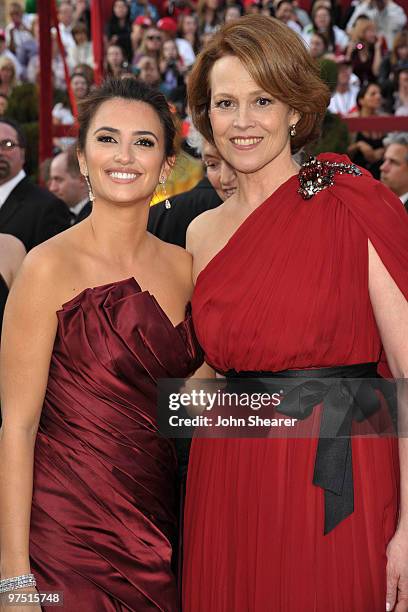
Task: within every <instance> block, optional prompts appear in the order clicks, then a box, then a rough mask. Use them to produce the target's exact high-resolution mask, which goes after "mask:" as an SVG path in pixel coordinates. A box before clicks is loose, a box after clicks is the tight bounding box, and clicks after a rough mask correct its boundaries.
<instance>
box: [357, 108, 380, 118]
mask: <svg viewBox="0 0 408 612" xmlns="http://www.w3.org/2000/svg"><path fill="white" fill-rule="evenodd" d="M377 114H378V111H377V110H376V109H373V108H362V109H361V111H360V117H372V116H373V115H377Z"/></svg>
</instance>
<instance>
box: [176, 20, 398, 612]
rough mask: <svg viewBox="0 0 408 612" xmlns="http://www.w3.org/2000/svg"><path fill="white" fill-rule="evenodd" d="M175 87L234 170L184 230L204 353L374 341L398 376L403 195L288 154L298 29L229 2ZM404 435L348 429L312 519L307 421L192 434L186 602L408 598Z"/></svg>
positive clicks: (236, 366) (297, 115) (305, 356)
mask: <svg viewBox="0 0 408 612" xmlns="http://www.w3.org/2000/svg"><path fill="white" fill-rule="evenodd" d="M189 88H190V108H191V110H192V113H193V119H194V121H195V124H196V126H197V127H198V129H199V130H200V131H201V132H202V133H203V134H204V135H205V137H206V138H207V139H209V140H211V138H212V139H213V141H214V142H215V144H216V146H217V148H218V150H219V151H220V154H221V155H222V156H223V157H224V158H225V159H226V160H227V161H228V162H229V163H230V165H231V166H232V167H234V169H235V170H236V172H237V176H238V185H239V186H238V190H237V193H236V194H235V195H234V196H232V197H231V198H230V199H228V200H227V201H226V202H225V203H224V204H223V205H222V206H220V207H219V208H217V209H215V210H212V211H208V212H206V213H204V214H203V215H201V216H200V217H198V218H197V219H196V220H195V221H194V222H193V223H192V224H191V226H190V228H189V231H188V240H187V244H188V248H189V249H190V251H191V252H192V253H193V256H194V276H195V277H196V287H195V291H194V295H193V301H192V305H193V320H194V325H195V329H196V333H197V336H198V339H199V341H200V343H201V345H202V347H203V349H204V351H205V355H206V361H207V362H208V364H210V365H211V366H212V367H213V368H214V369H215V370H217V371H219V372H221V373H226V372H228V371H230V370H234V371H235V372H236V373H237V374H238V376H239V373H240V372H241V373H245V372H247V373H248V372H261V371H262V372H271V373H272V372H282V371H283V372H282V376H285V371H286V373H287V374H288V375H289V374H293V371H294V370H296V371H299V370H314V371H315V372H316V373H317V372H318V371H322V369H323V370H324V369H325V368H333V367H334V366H342V367H343V369H346V370H347V368H350V367H351V366H356V364H368V365H369V364H373V363H374V364H376V363H377V362H378V361H379V360H380V354H381V350H382V346H385V349H386V351H387V357H388V362H389V365H390V367H391V369H392V373H393V375H394V376H396V377H404V376H406V375H407V372H408V309H407V302H406V298H407V296H408V273H407V271H408V220H407V217H406V213H405V211H404V209H403V207H402V206H401V203H400V201H399V200H398V199H397V198H396V197H395V196H394V195H393V194H392V193H391V192H390V191H388V189H386V188H385V187H384V186H382V185H381V184H380V183H378V182H376V181H374V180H373V179H372V177H371V176H370V175H369V174H368V173H367V172H365V171H361V170H359V169H358V168H356V167H354V166H352V165H351V164H350V163H349V160H348V159H347V158H346V157H339V156H335V155H330V154H328V155H326V156H322V157H321V158H319V159H320V162H319V163H317V162H313V163H311V164H309V166H305V167H302V168H299V167H298V166H297V164H296V163H295V162H294V160H293V158H292V156H291V145H292V152H293V151H296V150H297V149H299V148H300V147H302V146H303V145H304V144H305V143H306V142H308V141H309V140H310V139H312V137H313V136H314V130H315V128H316V125H317V124H318V122H319V119H320V118H321V117H322V115H323V113H324V110H325V107H326V104H327V101H328V95H327V92H326V90H325V88H324V86H323V84H322V82H321V81H320V80H319V77H318V74H317V68H316V67H315V66H314V65H313V63H312V60H310V58H309V57H308V56H307V53H306V51H305V50H304V48H303V46H302V43H301V42H300V41H299V40H298V39H297V37H296V35H295V34H293V33H292V32H291V31H290V30H288V29H287V28H285V27H284V26H283V25H281V24H279V23H277V22H276V21H275V20H272V19H270V18H267V17H261V16H248V17H243V18H242V19H240V20H239V21H237V22H234V23H231V24H229V25H228V26H225V27H224V28H223V29H222V30H221V31H220V33H219V34H217V35H216V36H215V37H214V39H213V40H212V41H211V43H210V44H209V45H208V47H206V49H205V50H204V51H203V52H202V54H201V56H200V57H199V58H198V60H197V64H196V66H195V68H194V69H193V72H192V75H191V77H190V82H189ZM344 366H346V368H344ZM360 367H361V366H360ZM364 367H365V366H364ZM352 369H353V368H352ZM304 375H307V373H306V374H304ZM312 375H313V373H310V376H312ZM321 414H322V407H321V406H317V407H315V409H314V412H313V414H312V416H311V417H310V418H311V419H314V420H316V421H319V420H320V417H321ZM406 442H407V441H406V439H401V440H400V441H399V442H398V440H396V439H395V438H367V437H366V438H363V437H360V438H357V437H354V438H353V439H352V440H351V448H350V452H349V455H348V457H349V458H350V459H351V456H352V471H351V470H350V473H351V474H352V479H353V481H354V482H353V483H352V492H353V491H354V504H353V503H352V508H351V510H349V511H347V512H345V513H344V515H343V516H341V517H340V518H339V517H337V519H336V521H334V524H332V525H331V526H330V527H327V524H326V521H328V519H329V518H330V512H329V511H328V507H327V506H326V508H325V496H326V497H330V491H329V492H327V491H324V490H323V488H321V486H317V485H315V484H313V473H314V469H315V462H316V460H317V447H318V440H317V439H316V438H312V439H310V438H309V439H300V438H298V439H296V438H291V439H288V438H285V439H276V438H273V439H266V440H260V439H237V438H236V439H233V438H230V439H211V440H210V439H199V438H197V439H195V440H194V441H193V445H192V449H191V454H190V464H189V472H188V482H187V499H186V512H185V532H184V548H185V557H184V595H183V602H184V612H232V611H234V612H300V611H302V612H328V611H329V612H383V610H385V609H386V605H387V609H390V610H391V609H394V605H395V602H396V600H398V605H397V607H395V610H397V611H398V612H402V611H406V610H408V516H407V513H408V509H407V503H408V487H407V478H408V475H407V462H408V451H407V444H406ZM398 445H399V446H400V448H399V452H400V456H401V487H400V481H399V457H398ZM351 451H352V455H351ZM327 467H328V466H327V465H323V469H326V468H327ZM335 476H337V475H335ZM338 476H339V478H340V475H338ZM342 485H343V483H342ZM336 495H337V500H336V503H337V502H339V503H340V504H341V503H342V501H343V500H342V495H343V494H342V493H341V492H340V493H338V494H337V493H336ZM399 495H401V500H400V505H399ZM332 497H333V495H332ZM325 509H326V512H325ZM387 578H388V579H387ZM397 588H398V591H397Z"/></svg>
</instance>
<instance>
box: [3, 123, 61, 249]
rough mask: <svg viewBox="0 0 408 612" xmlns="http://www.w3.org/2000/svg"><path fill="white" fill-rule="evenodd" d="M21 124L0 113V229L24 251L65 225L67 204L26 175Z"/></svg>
mask: <svg viewBox="0 0 408 612" xmlns="http://www.w3.org/2000/svg"><path fill="white" fill-rule="evenodd" d="M25 148H26V143H25V138H24V134H23V132H22V130H21V128H20V126H19V125H18V124H17V123H15V122H14V121H12V120H11V119H6V118H5V117H0V232H3V233H5V234H12V235H13V236H16V238H19V239H20V240H21V241H22V242H23V244H24V246H25V248H26V250H27V251H29V250H30V249H32V248H33V247H34V246H36V245H37V244H40V243H41V242H44V241H45V240H48V238H51V236H54V235H55V234H58V233H59V232H61V231H63V230H65V229H67V228H68V227H69V225H70V216H69V212H68V210H67V207H66V206H65V204H64V203H63V202H61V200H59V199H58V198H56V197H55V196H54V195H52V194H51V193H50V192H49V191H47V190H46V189H42V188H41V187H38V186H37V185H34V184H33V183H32V182H31V181H30V180H29V179H28V178H27V176H26V174H25V172H24V170H23V166H24V161H25Z"/></svg>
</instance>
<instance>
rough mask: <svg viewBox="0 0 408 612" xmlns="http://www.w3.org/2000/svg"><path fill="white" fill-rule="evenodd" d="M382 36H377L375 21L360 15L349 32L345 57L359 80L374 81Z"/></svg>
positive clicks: (379, 64) (378, 70) (377, 70)
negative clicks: (349, 37)
mask: <svg viewBox="0 0 408 612" xmlns="http://www.w3.org/2000/svg"><path fill="white" fill-rule="evenodd" d="M383 42H384V41H383V38H382V37H378V36H377V29H376V26H375V23H374V22H373V21H370V20H369V19H367V18H366V17H360V18H359V19H358V20H357V21H356V23H355V25H354V28H353V30H352V32H351V42H350V44H349V46H348V49H347V53H346V57H347V59H348V60H350V61H351V65H352V67H353V72H354V74H356V75H357V76H358V78H359V79H360V82H361V83H362V84H363V83H368V82H369V83H375V82H376V80H377V76H378V74H379V72H380V66H381V61H382V46H383Z"/></svg>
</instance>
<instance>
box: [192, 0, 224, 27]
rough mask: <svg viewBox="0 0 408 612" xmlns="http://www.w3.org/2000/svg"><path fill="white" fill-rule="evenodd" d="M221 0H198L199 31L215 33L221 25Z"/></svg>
mask: <svg viewBox="0 0 408 612" xmlns="http://www.w3.org/2000/svg"><path fill="white" fill-rule="evenodd" d="M220 8H221V6H220V0H198V4H197V15H198V31H199V33H200V35H201V34H213V33H214V32H216V31H217V30H218V28H219V27H220V25H221V14H220Z"/></svg>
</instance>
